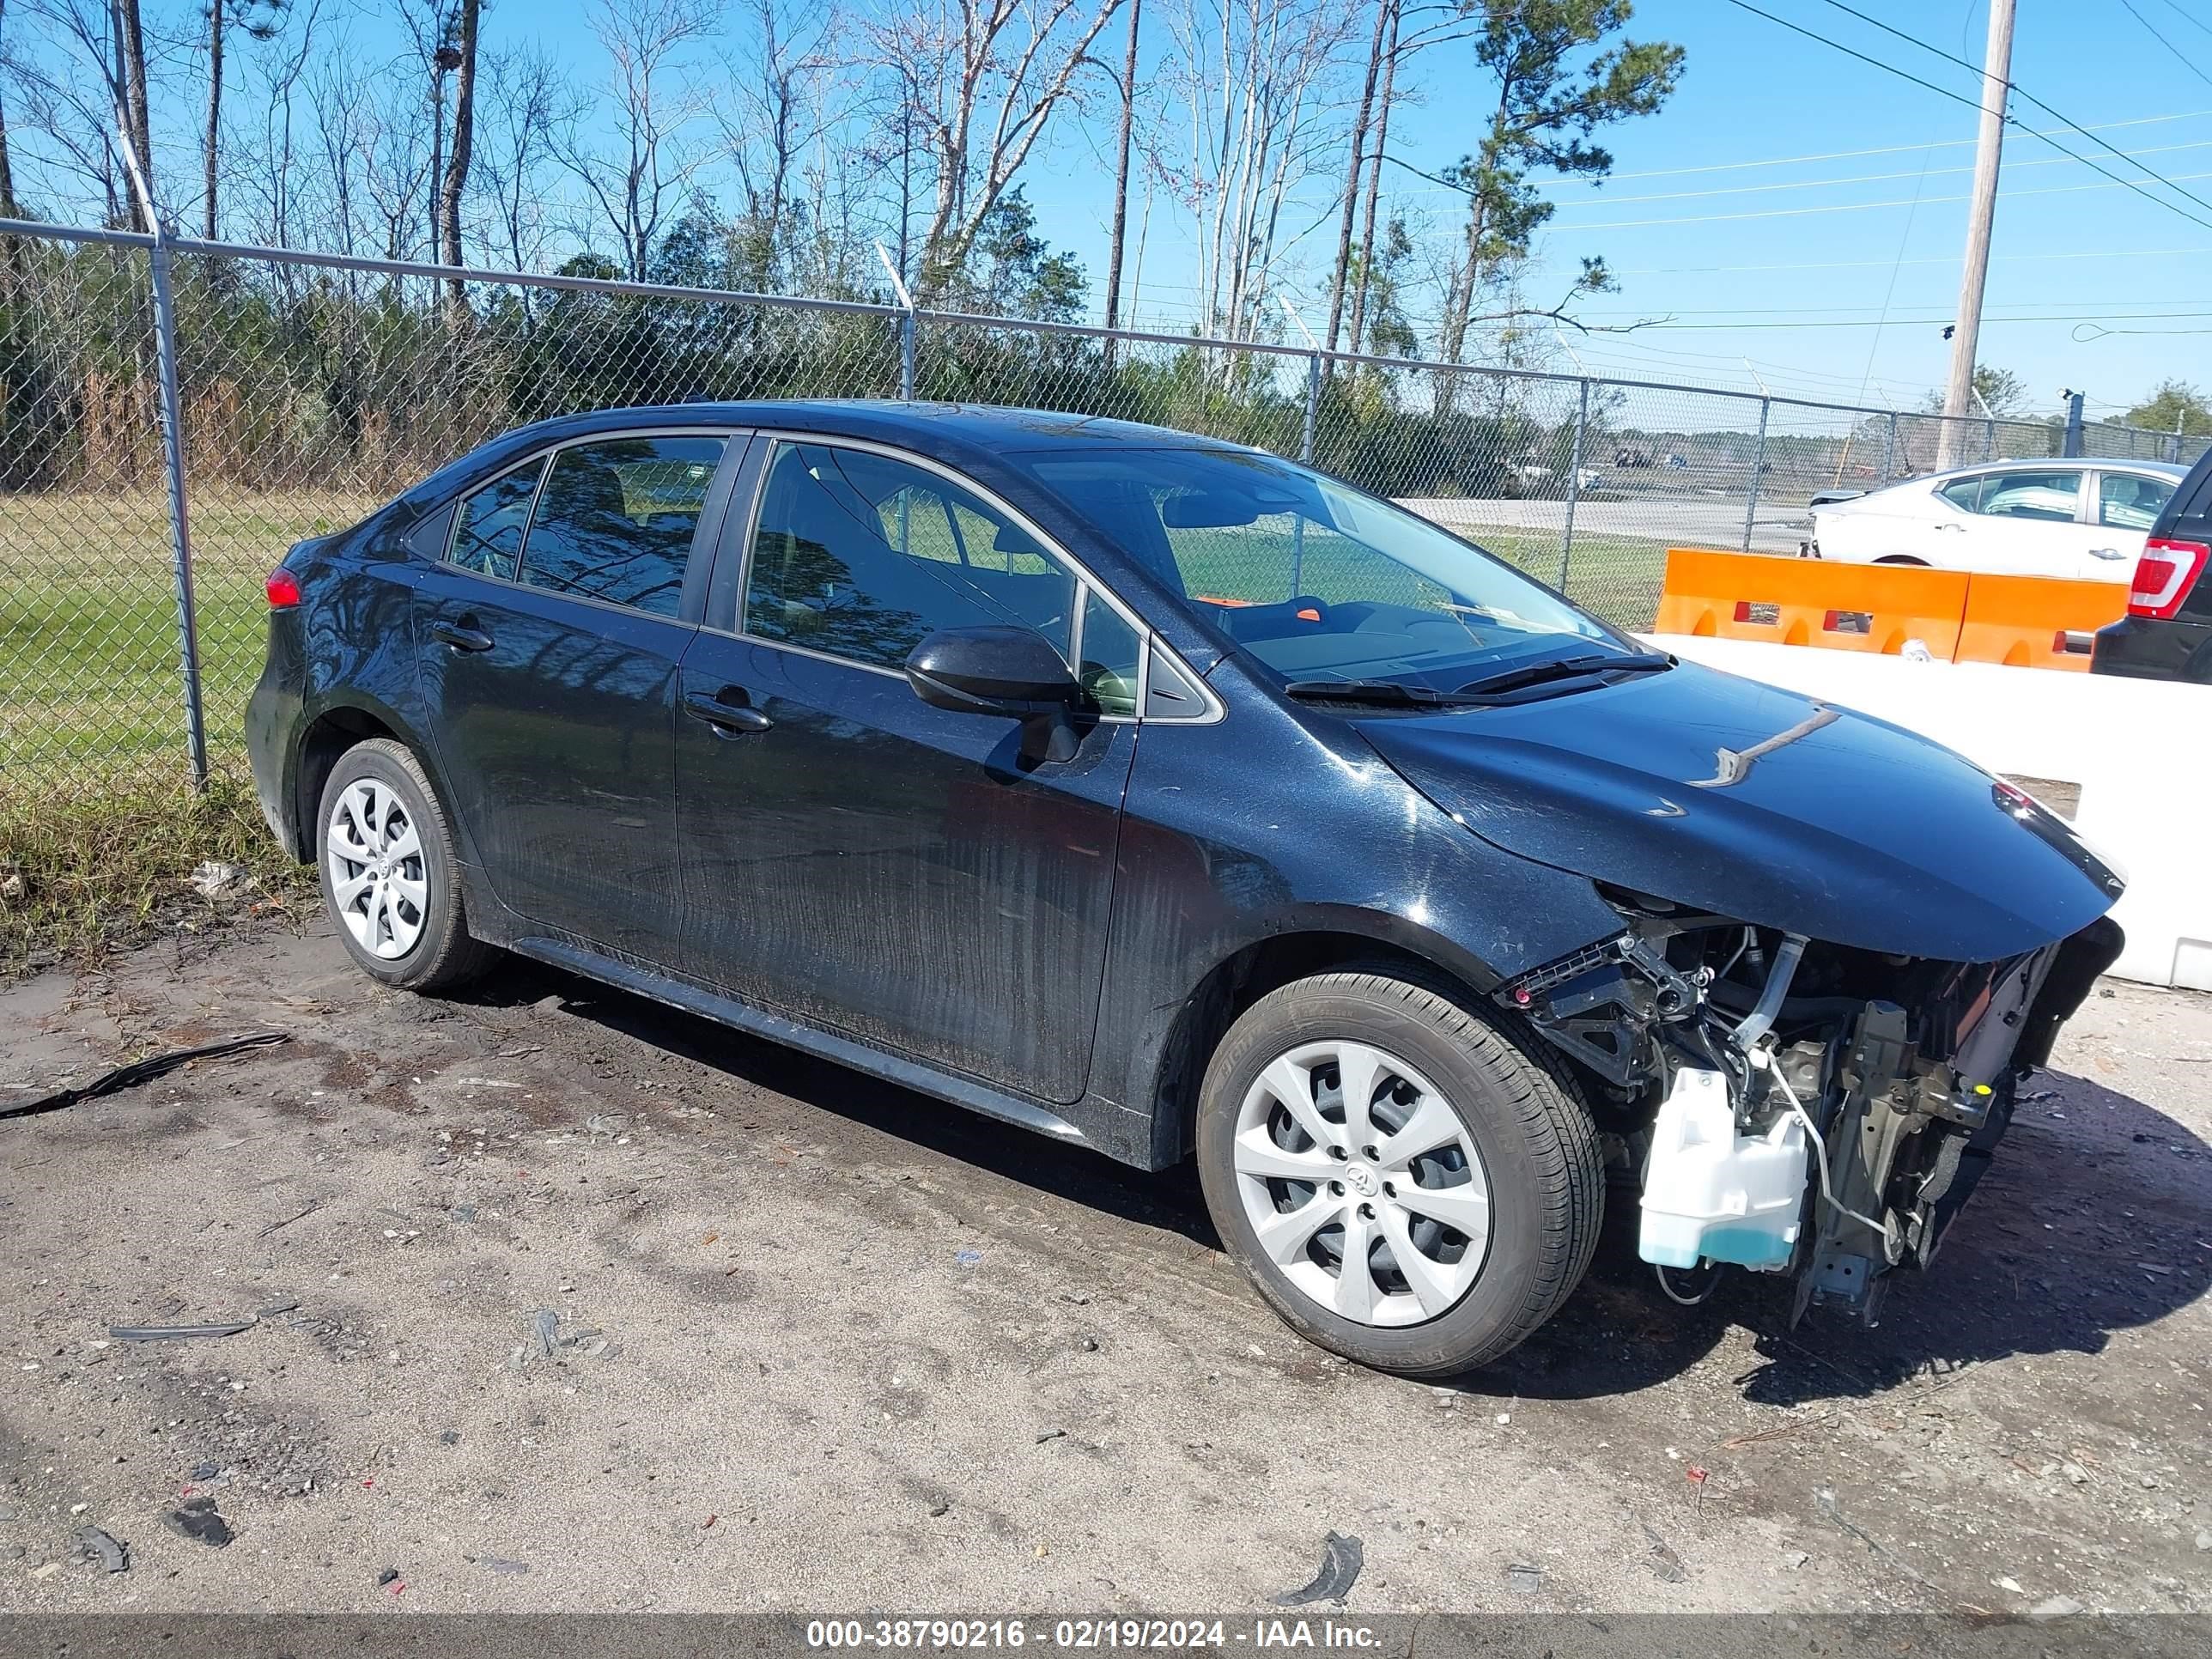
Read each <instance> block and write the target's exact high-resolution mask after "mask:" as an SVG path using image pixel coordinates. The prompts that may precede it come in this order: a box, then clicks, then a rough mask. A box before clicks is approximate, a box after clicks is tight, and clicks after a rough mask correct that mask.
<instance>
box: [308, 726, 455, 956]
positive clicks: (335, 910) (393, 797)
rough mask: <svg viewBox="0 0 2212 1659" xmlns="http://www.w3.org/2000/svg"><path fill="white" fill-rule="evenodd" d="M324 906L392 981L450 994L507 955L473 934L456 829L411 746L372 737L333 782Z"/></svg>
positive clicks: (353, 948)
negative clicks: (465, 903) (455, 841)
mask: <svg viewBox="0 0 2212 1659" xmlns="http://www.w3.org/2000/svg"><path fill="white" fill-rule="evenodd" d="M319 822H320V823H321V825H322V841H321V845H320V848H319V854H320V856H319V860H318V863H319V866H320V868H321V873H322V889H323V905H324V908H325V909H327V910H328V911H329V912H330V915H331V921H335V922H336V923H337V928H338V938H339V939H341V940H342V941H343V943H344V945H345V947H346V950H347V951H348V953H349V954H350V955H351V956H352V957H353V959H354V960H355V961H356V963H359V964H360V965H361V966H362V969H365V970H366V971H367V972H368V973H369V974H370V975H373V976H374V977H375V978H377V979H380V980H381V981H384V982H385V983H386V985H393V986H398V987H400V988H401V989H403V990H410V991H443V990H449V989H451V988H452V987H455V986H457V985H460V984H463V983H465V981H468V980H471V979H473V978H474V977H476V975H478V974H480V973H482V972H483V969H485V967H487V966H488V965H489V963H490V962H491V960H492V958H493V957H495V955H496V954H497V952H496V951H494V950H493V948H492V947H491V946H489V945H484V944H482V943H480V942H479V941H477V939H471V937H470V936H469V931H468V925H467V920H466V918H465V915H463V914H462V901H461V891H460V886H459V881H458V879H457V877H456V872H457V870H458V868H459V860H458V859H457V858H456V857H455V856H454V852H453V831H452V829H450V828H449V827H448V825H447V822H446V815H445V813H444V811H442V810H441V808H440V806H439V805H438V799H437V795H436V793H435V792H434V791H433V790H432V788H431V787H430V781H429V779H428V777H426V776H425V775H423V772H422V764H421V763H420V762H418V761H417V760H416V758H415V757H414V756H413V755H412V754H411V753H410V752H409V750H408V749H407V747H406V745H404V744H399V743H395V742H393V741H392V739H390V738H370V739H369V740H368V741H367V742H365V743H361V744H356V745H355V746H354V747H353V748H351V749H349V750H346V752H345V753H344V754H343V755H342V756H340V757H338V762H337V765H336V766H334V767H332V768H331V775H330V777H329V779H328V781H325V783H324V785H323V799H322V805H321V813H320V817H319Z"/></svg>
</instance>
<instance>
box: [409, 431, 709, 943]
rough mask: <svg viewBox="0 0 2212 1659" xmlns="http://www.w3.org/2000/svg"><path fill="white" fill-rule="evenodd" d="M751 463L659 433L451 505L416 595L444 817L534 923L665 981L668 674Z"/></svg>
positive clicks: (670, 868) (512, 904)
mask: <svg viewBox="0 0 2212 1659" xmlns="http://www.w3.org/2000/svg"><path fill="white" fill-rule="evenodd" d="M739 447H741V446H740V445H739V443H738V441H737V440H736V438H735V436H734V435H732V434H731V433H729V432H726V431H713V430H649V431H641V432H635V433H623V434H616V435H595V436H593V437H591V438H588V439H584V440H580V441H576V442H574V443H570V444H568V445H564V446H562V447H560V448H557V449H555V450H553V451H551V452H550V453H545V454H542V455H539V456H537V457H534V458H532V459H531V460H529V461H527V462H525V463H523V464H522V465H520V466H518V467H516V468H514V469H513V470H512V471H509V472H507V474H505V475H503V476H502V477H498V478H495V479H494V480H492V481H491V482H490V483H487V484H485V485H483V487H481V488H480V489H477V490H476V491H475V492H473V493H472V494H471V495H470V496H468V497H467V498H466V499H465V500H464V501H461V502H460V504H459V507H458V509H457V511H456V513H455V514H454V523H453V532H452V533H453V540H452V543H451V544H450V546H449V549H448V551H447V556H446V558H445V559H444V560H443V561H442V562H440V563H439V564H437V565H435V567H433V568H432V569H431V570H430V571H429V572H428V574H426V575H425V577H424V578H423V580H422V584H421V585H420V586H419V587H418V588H417V589H416V617H417V626H416V635H417V637H418V639H420V640H421V641H422V645H421V650H420V658H419V660H420V663H421V669H420V683H421V685H422V692H423V696H424V698H425V701H426V702H427V704H428V710H429V721H430V731H431V732H432V734H433V741H434V742H435V744H436V747H437V751H438V759H439V762H440V765H441V770H442V771H443V773H444V775H445V781H446V784H447V789H448V791H449V792H450V793H451V796H452V799H451V800H450V802H449V803H448V804H449V805H451V807H452V808H453V811H455V812H456V813H457V814H458V815H459V817H460V818H461V820H462V822H463V823H465V825H466V826H467V828H468V829H469V831H470V836H471V841H472V842H473V844H474V846H475V848H476V849H477V854H478V855H479V856H480V857H481V858H482V859H483V865H484V871H483V874H484V877H485V879H486V881H487V883H488V884H489V886H490V888H491V890H493V891H494V892H495V894H496V895H497V896H498V897H499V898H500V899H501V901H502V902H504V903H505V904H506V905H507V907H508V908H510V909H512V910H513V911H515V912H516V913H517V914H518V915H520V916H521V917H522V918H524V919H526V921H532V922H538V923H541V924H544V925H545V926H546V927H550V928H551V929H554V930H556V931H558V932H561V933H568V934H570V935H574V936H575V937H578V938H580V939H585V940H587V941H589V942H591V943H592V944H593V945H598V946H599V947H601V948H603V949H608V950H612V951H618V952H622V953H625V954H629V955H633V956H636V957H642V958H644V959H646V960H648V961H652V962H656V963H665V961H667V960H668V959H669V957H670V956H671V953H673V952H674V951H675V950H676V948H677V945H676V941H677V939H678V933H679V927H678V923H679V919H680V914H681V897H680V895H679V893H678V889H677V884H676V861H675V859H674V856H673V852H672V847H673V842H674V838H675V831H676V812H675V756H674V744H675V720H676V716H675V707H676V674H677V668H678V664H679V663H680V662H681V661H682V659H683V656H684V650H685V648H686V647H688V646H689V645H690V642H691V640H692V638H693V637H694V635H696V632H697V620H696V619H697V615H698V606H699V605H700V604H701V603H702V600H703V593H704V587H705V574H704V568H703V567H704V565H705V563H706V560H705V558H704V557H703V556H700V557H696V558H695V557H694V548H695V546H696V545H699V544H702V542H703V540H704V538H710V537H711V535H712V534H713V533H714V531H715V530H716V529H718V528H719V524H720V503H721V502H722V501H726V499H727V496H728V476H729V474H730V473H731V472H732V471H734V457H733V455H732V452H733V451H735V450H736V449H738V448H739ZM726 463H730V464H731V465H725V464H726ZM695 590H696V591H695Z"/></svg>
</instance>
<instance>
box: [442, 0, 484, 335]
mask: <svg viewBox="0 0 2212 1659" xmlns="http://www.w3.org/2000/svg"><path fill="white" fill-rule="evenodd" d="M482 9H483V6H482V0H460V10H459V13H458V14H457V15H455V17H454V20H453V43H452V44H453V55H454V57H455V58H456V59H457V60H458V61H457V62H456V63H455V64H454V65H453V148H452V149H450V150H449V151H448V152H447V158H446V170H445V175H444V177H442V178H441V179H440V180H439V181H438V228H439V234H440V240H441V244H442V246H441V247H440V249H439V253H440V256H441V258H443V259H444V261H445V263H446V264H449V265H453V266H454V267H456V268H458V267H459V265H460V264H461V192H462V191H464V190H465V189H466V188H467V187H468V182H469V152H470V149H471V147H472V146H473V145H474V143H475V142H476V118H477V21H478V18H479V16H480V14H481V12H482ZM439 61H440V62H441V63H442V62H443V61H444V53H443V52H442V51H441V53H440V59H439ZM446 317H447V321H448V322H449V323H451V324H452V325H453V327H455V328H460V327H463V326H465V325H466V323H467V322H468V317H469V301H468V294H467V290H466V289H465V285H464V284H463V283H461V281H460V279H459V277H456V278H455V279H454V280H453V281H452V282H450V283H447V285H446Z"/></svg>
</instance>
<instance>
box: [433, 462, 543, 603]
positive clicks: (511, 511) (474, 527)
mask: <svg viewBox="0 0 2212 1659" xmlns="http://www.w3.org/2000/svg"><path fill="white" fill-rule="evenodd" d="M544 471H545V463H544V459H542V458H541V459H538V460H536V461H533V462H532V463H531V464H530V465H527V466H519V467H517V468H515V470H514V471H512V472H508V473H503V474H502V475H501V476H500V477H496V478H494V479H493V480H492V481H491V482H490V483H488V484H486V485H485V486H484V487H483V489H479V490H477V493H476V494H475V495H471V496H469V497H468V498H467V499H466V500H465V501H462V503H461V510H460V511H459V513H457V514H456V515H455V516H454V522H453V546H452V547H451V549H450V550H448V551H447V555H446V556H447V559H449V560H451V561H452V562H453V563H455V564H457V565H459V566H461V567H462V568H464V569H467V570H473V571H475V572H476V573H477V574H478V575H480V576H497V577H498V578H499V579H500V580H501V581H510V582H511V581H513V580H514V564H515V559H516V557H517V556H518V555H520V553H521V551H522V532H523V531H524V530H525V529H526V527H527V526H529V523H530V504H531V502H532V501H535V500H536V499H537V496H538V479H539V478H540V477H543V476H544Z"/></svg>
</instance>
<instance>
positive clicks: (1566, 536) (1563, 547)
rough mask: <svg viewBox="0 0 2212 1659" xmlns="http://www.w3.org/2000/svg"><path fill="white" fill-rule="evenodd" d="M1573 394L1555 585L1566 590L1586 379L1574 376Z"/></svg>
mask: <svg viewBox="0 0 2212 1659" xmlns="http://www.w3.org/2000/svg"><path fill="white" fill-rule="evenodd" d="M1575 384H1576V386H1577V387H1578V388H1580V389H1579V391H1578V392H1577V395H1576V398H1575V441H1574V443H1573V445H1572V447H1571V448H1570V450H1569V452H1568V457H1567V522H1566V525H1565V528H1564V529H1563V530H1562V532H1561V533H1560V536H1559V583H1558V586H1559V592H1562V593H1564V592H1566V591H1567V559H1568V556H1569V555H1571V553H1573V551H1574V550H1575V503H1576V502H1577V501H1580V500H1581V499H1582V494H1583V434H1584V433H1586V432H1588V431H1589V380H1577V382H1576V383H1575Z"/></svg>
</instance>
